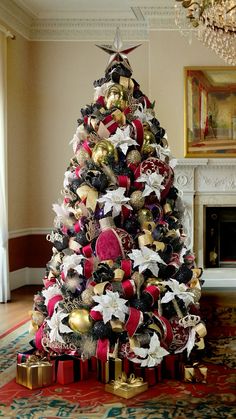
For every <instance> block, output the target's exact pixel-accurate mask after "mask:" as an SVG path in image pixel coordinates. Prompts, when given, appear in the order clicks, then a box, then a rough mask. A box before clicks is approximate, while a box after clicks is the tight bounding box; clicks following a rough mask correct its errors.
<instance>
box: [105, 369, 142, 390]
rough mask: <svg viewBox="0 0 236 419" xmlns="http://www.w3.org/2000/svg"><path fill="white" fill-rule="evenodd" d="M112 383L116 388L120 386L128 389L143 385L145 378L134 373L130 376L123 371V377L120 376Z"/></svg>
mask: <svg viewBox="0 0 236 419" xmlns="http://www.w3.org/2000/svg"><path fill="white" fill-rule="evenodd" d="M110 384H111V385H113V386H114V390H117V389H118V388H125V389H128V388H132V387H139V386H141V385H143V378H142V377H135V375H134V374H130V376H129V378H128V377H127V375H126V373H125V372H122V374H121V377H119V378H118V379H117V380H112V381H111V382H110Z"/></svg>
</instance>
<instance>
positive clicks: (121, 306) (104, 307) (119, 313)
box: [93, 290, 129, 323]
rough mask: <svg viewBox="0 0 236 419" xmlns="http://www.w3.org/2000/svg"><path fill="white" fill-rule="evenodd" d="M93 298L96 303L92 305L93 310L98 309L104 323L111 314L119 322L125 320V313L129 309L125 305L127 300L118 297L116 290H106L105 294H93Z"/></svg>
mask: <svg viewBox="0 0 236 419" xmlns="http://www.w3.org/2000/svg"><path fill="white" fill-rule="evenodd" d="M93 300H94V301H95V302H96V303H98V305H96V306H95V307H93V310H95V311H99V312H100V313H101V314H102V317H103V321H104V323H107V322H108V321H109V320H111V318H112V316H114V317H116V318H117V319H119V320H120V321H121V322H124V321H125V314H127V313H128V310H129V309H128V307H127V305H126V303H127V300H125V299H124V298H120V295H119V293H118V292H113V291H110V290H107V291H106V294H105V295H95V296H93Z"/></svg>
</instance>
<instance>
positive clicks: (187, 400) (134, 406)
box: [0, 324, 236, 419]
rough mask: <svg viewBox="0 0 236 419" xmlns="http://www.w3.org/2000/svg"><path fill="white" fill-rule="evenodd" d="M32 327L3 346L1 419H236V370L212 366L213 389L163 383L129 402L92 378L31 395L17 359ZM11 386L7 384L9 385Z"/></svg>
mask: <svg viewBox="0 0 236 419" xmlns="http://www.w3.org/2000/svg"><path fill="white" fill-rule="evenodd" d="M27 329H28V325H27V324H26V325H23V326H21V327H20V328H19V329H17V330H16V331H15V332H12V333H11V334H9V335H7V336H5V337H4V338H3V339H1V341H0V371H1V375H0V379H1V383H2V388H1V390H0V417H3V418H7V419H8V418H9V419H13V418H16V419H46V418H50V419H55V418H71V419H106V418H119V419H159V418H160V419H188V418H191V419H195V418H196V419H214V418H217V419H219V418H224V419H228V418H230V419H231V418H234V417H236V386H235V383H236V370H233V369H231V368H228V367H227V366H225V365H213V364H209V365H208V367H209V370H208V383H207V384H192V383H184V382H182V381H178V380H167V379H165V380H163V381H162V382H161V383H159V384H157V385H156V386H154V387H150V388H149V389H148V391H146V392H144V393H142V394H140V395H139V396H137V397H134V398H132V399H129V400H125V399H122V398H120V397H117V396H115V395H112V394H110V393H106V392H105V391H104V385H103V384H101V383H98V382H97V381H96V380H95V379H94V377H93V376H91V377H90V378H89V379H88V380H86V381H83V382H77V383H73V384H70V385H65V386H60V385H53V386H50V387H46V388H44V389H38V390H28V389H27V388H25V387H22V386H20V385H18V384H16V382H15V379H14V376H15V370H16V353H17V352H18V351H23V350H27V349H29V345H28V341H29V336H28V333H27ZM6 381H7V384H5V383H6Z"/></svg>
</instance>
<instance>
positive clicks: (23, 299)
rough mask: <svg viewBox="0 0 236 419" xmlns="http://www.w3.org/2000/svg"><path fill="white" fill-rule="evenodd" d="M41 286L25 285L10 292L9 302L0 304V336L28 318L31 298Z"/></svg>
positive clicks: (31, 302) (31, 304)
mask: <svg viewBox="0 0 236 419" xmlns="http://www.w3.org/2000/svg"><path fill="white" fill-rule="evenodd" d="M40 289H42V286H41V285H27V286H24V287H21V288H18V289H16V290H14V291H12V292H11V301H10V302H8V303H5V304H0V335H1V334H3V333H4V332H6V331H7V330H9V329H11V328H12V327H14V326H15V325H16V324H18V323H20V322H21V321H23V320H26V319H27V318H29V315H28V312H29V311H30V310H31V309H32V306H33V297H34V294H36V293H37V291H38V290H40Z"/></svg>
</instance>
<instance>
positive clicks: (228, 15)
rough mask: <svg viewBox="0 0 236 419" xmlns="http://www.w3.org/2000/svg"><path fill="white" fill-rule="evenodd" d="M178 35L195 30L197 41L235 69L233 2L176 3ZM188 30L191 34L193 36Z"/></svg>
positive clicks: (184, 0)
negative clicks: (179, 32) (179, 31)
mask: <svg viewBox="0 0 236 419" xmlns="http://www.w3.org/2000/svg"><path fill="white" fill-rule="evenodd" d="M176 2H177V3H178V4H176V5H175V9H176V14H175V16H176V18H175V22H176V25H177V26H178V27H179V29H180V30H181V33H183V34H184V33H186V30H187V32H188V33H190V29H192V30H193V29H195V31H194V33H195V34H196V35H197V38H198V39H199V40H200V41H202V42H203V44H204V45H207V46H208V47H209V48H211V49H212V50H213V51H215V53H216V54H217V55H218V56H219V57H221V58H223V59H224V60H225V61H226V62H227V63H228V64H231V65H236V0H198V1H195V0H176ZM192 30H191V32H193V31H192Z"/></svg>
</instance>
